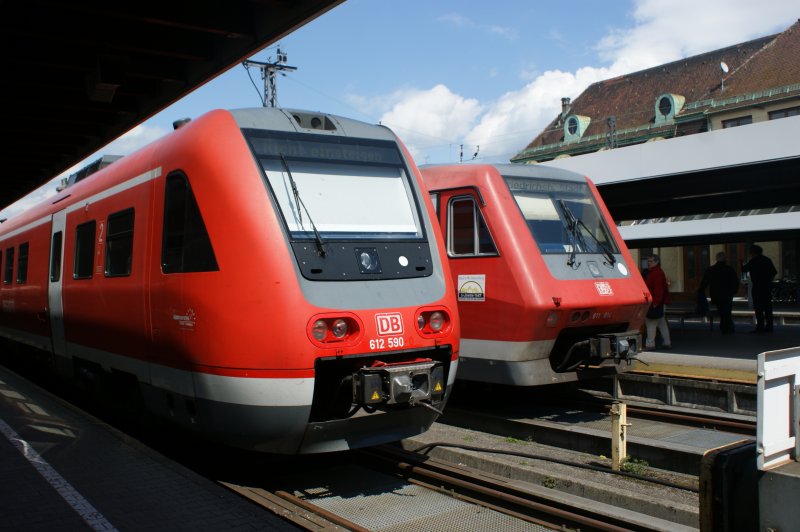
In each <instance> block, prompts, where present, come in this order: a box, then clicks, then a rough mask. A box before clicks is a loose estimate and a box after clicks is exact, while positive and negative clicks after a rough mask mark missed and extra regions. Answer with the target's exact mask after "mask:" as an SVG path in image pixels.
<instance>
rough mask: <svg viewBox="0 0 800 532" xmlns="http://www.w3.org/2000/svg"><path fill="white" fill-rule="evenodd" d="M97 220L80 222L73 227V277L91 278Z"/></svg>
mask: <svg viewBox="0 0 800 532" xmlns="http://www.w3.org/2000/svg"><path fill="white" fill-rule="evenodd" d="M96 230H97V222H96V221H95V220H92V221H91V222H86V223H82V224H81V225H79V226H78V227H77V228H76V229H75V268H74V270H73V273H72V277H73V278H75V279H91V278H92V264H93V263H94V237H95V234H96Z"/></svg>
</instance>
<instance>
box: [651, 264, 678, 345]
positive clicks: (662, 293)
mask: <svg viewBox="0 0 800 532" xmlns="http://www.w3.org/2000/svg"><path fill="white" fill-rule="evenodd" d="M645 284H647V288H648V289H649V290H650V296H651V297H652V299H651V301H650V309H649V310H648V311H647V317H646V320H645V323H646V325H647V340H646V342H645V349H655V347H656V329H658V332H659V333H661V340H662V342H663V343H662V345H661V349H672V342H671V341H670V337H669V326H668V325H667V318H666V315H665V312H664V311H665V308H666V306H667V305H668V304H669V287H668V286H667V276H666V275H665V274H664V270H662V269H661V262H660V260H659V257H658V255H650V256H649V257H648V258H647V277H645Z"/></svg>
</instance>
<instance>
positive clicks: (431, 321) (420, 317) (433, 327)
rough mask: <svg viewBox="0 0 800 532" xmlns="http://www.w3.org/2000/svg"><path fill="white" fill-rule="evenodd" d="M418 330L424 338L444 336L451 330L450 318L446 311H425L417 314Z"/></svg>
mask: <svg viewBox="0 0 800 532" xmlns="http://www.w3.org/2000/svg"><path fill="white" fill-rule="evenodd" d="M417 329H418V330H419V334H420V335H422V336H431V335H441V334H444V333H446V332H447V331H448V330H450V316H449V314H448V313H447V311H446V310H433V309H431V310H423V311H421V312H420V313H419V314H417Z"/></svg>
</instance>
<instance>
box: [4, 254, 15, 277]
mask: <svg viewBox="0 0 800 532" xmlns="http://www.w3.org/2000/svg"><path fill="white" fill-rule="evenodd" d="M13 279H14V248H8V249H6V269H5V271H4V273H3V284H11V281H12V280H13Z"/></svg>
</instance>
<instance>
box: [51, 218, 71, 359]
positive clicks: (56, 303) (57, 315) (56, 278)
mask: <svg viewBox="0 0 800 532" xmlns="http://www.w3.org/2000/svg"><path fill="white" fill-rule="evenodd" d="M66 219H67V211H66V210H63V209H62V210H60V211H58V212H56V213H54V214H53V218H52V225H51V229H50V268H49V277H48V286H47V306H48V308H49V310H50V311H49V315H50V337H51V339H52V343H53V354H54V355H56V356H61V357H63V356H66V354H67V353H66V340H65V337H64V305H63V302H62V299H61V287H62V277H63V275H62V274H63V269H64V227H65V225H66Z"/></svg>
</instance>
